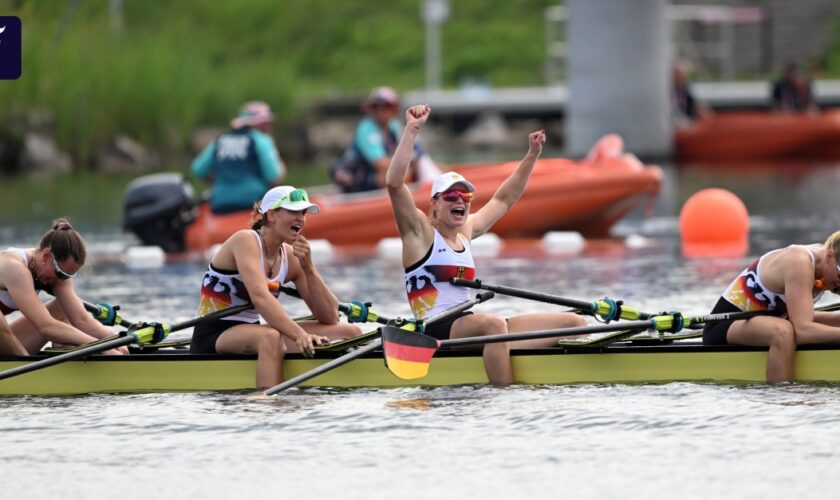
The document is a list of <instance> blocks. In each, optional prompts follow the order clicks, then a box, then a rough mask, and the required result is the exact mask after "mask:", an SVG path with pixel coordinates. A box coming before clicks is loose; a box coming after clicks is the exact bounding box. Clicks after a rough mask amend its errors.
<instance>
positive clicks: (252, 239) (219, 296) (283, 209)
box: [190, 186, 360, 388]
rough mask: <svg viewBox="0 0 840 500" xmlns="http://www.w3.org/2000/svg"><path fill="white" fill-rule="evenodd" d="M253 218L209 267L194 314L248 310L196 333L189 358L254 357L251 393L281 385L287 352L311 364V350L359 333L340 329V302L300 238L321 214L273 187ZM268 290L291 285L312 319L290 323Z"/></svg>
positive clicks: (299, 193)
mask: <svg viewBox="0 0 840 500" xmlns="http://www.w3.org/2000/svg"><path fill="white" fill-rule="evenodd" d="M253 211H254V212H253V215H254V216H253V223H252V225H251V229H250V230H248V229H243V230H241V231H237V232H236V233H234V234H233V235H232V236H231V237H230V238H228V239H227V241H225V242H224V243H223V244H222V246H221V248H220V249H219V251H218V252H216V255H215V256H214V257H213V259H212V260H211V261H210V265H209V266H208V268H207V271H206V272H205V273H204V279H203V280H202V282H201V291H200V299H199V306H198V314H199V315H200V316H206V315H207V314H210V313H212V312H215V311H219V310H222V309H226V308H228V307H232V306H237V305H240V304H248V303H250V304H252V305H253V308H251V309H248V310H246V311H244V312H241V313H239V314H236V315H233V316H227V317H225V318H223V319H219V320H215V321H212V322H207V323H202V324H199V325H198V326H196V327H195V329H194V330H193V338H192V342H191V344H190V352H193V353H199V354H213V353H230V354H256V355H257V374H256V383H257V387H259V388H265V387H270V386H274V385H276V384H278V383H280V382H281V381H282V380H283V357H284V356H285V355H286V353H287V352H300V353H303V354H304V355H307V356H312V355H313V354H314V353H315V346H316V345H320V344H322V343H325V342H328V341H329V340H330V339H340V338H349V337H353V336H356V335H358V334H359V333H360V330H359V328H358V327H356V326H355V325H351V324H349V323H339V317H338V299H336V297H335V295H334V294H333V293H332V292H331V291H330V289H329V288H327V285H326V283H324V280H323V279H322V278H321V275H320V274H319V273H318V270H317V269H316V268H315V264H314V263H313V262H312V255H311V251H310V248H309V243H308V242H307V241H306V238H304V236H303V234H302V233H303V229H304V227H305V225H306V216H307V214H317V213H319V212H320V211H321V209H320V208H319V207H318V205H316V204H314V203H312V202H311V201H309V196H308V194H307V193H306V191H304V190H303V189H296V188H294V187H293V186H278V187H275V188H273V189H271V190H269V191H268V192H267V193H265V196H263V198H262V200H261V201H260V202H258V203H256V204H255V205H254V207H253ZM269 282H273V283H274V284H276V285H282V284H283V283H287V282H292V283H294V284H295V287H296V288H297V291H298V292H299V293H300V296H301V298H302V299H303V300H304V302H306V305H307V306H308V307H309V309H310V311H312V315H313V316H314V318H315V319H314V320H312V321H301V322H296V321H294V320H292V318H291V317H290V316H289V315H288V314H287V313H286V310H285V309H284V308H283V306H282V305H281V303H280V302H279V300H278V298H279V294H280V291H279V286H277V287H270V286H268V285H269ZM260 317H262V319H264V320H265V322H266V324H261V323H260Z"/></svg>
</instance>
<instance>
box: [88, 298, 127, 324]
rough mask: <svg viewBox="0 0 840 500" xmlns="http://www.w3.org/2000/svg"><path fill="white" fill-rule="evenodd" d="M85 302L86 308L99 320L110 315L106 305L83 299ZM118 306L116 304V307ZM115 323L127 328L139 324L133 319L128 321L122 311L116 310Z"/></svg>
mask: <svg viewBox="0 0 840 500" xmlns="http://www.w3.org/2000/svg"><path fill="white" fill-rule="evenodd" d="M82 304H84V306H85V309H86V310H87V311H88V312H89V313H91V314H92V315H93V317H94V318H96V319H98V320H103V319H105V318H107V317H108V308H107V307H105V306H101V305H99V304H91V303H90V302H87V301H84V300H83V301H82ZM116 307H117V306H114V308H115V309H116ZM114 324H115V325H120V326H124V327H126V328H131V327H132V326H137V325H136V323H134V322H133V321H128V320H127V319H125V318H123V317H122V316H121V315H120V313H118V312H116V317H115V318H114Z"/></svg>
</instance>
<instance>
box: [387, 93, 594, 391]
mask: <svg viewBox="0 0 840 500" xmlns="http://www.w3.org/2000/svg"><path fill="white" fill-rule="evenodd" d="M430 112H431V108H429V106H427V105H418V106H412V107H411V108H409V109H408V111H406V114H405V116H406V123H407V125H406V127H405V129H404V130H403V133H402V138H401V139H400V142H399V145H398V146H397V149H396V152H395V153H394V157H393V159H392V160H391V165H390V166H389V167H388V173H387V176H386V184H387V189H388V195H389V196H390V198H391V206H392V208H393V210H394V218H395V219H396V221H397V229H398V231H399V235H400V239H401V240H402V264H403V267H404V268H405V288H406V293H407V294H408V302H409V304H410V305H411V310H412V312H413V313H414V316H415V317H416V318H417V319H423V318H427V317H430V316H434V315H436V314H438V313H440V312H442V311H445V310H447V309H449V308H451V307H453V306H455V305H458V304H460V303H462V302H465V301H467V300H469V298H470V294H469V290H468V289H467V288H463V287H457V286H455V285H453V284H452V283H451V280H452V278H464V279H469V280H471V279H475V277H476V271H475V262H474V260H473V256H472V251H471V249H470V242H471V241H472V240H473V239H475V238H478V237H479V236H481V235H482V234H484V233H486V232H488V231H489V230H490V228H491V227H492V226H493V224H494V223H495V222H496V221H497V220H499V219H500V218H501V217H502V216H503V215H505V213H507V211H508V210H510V208H511V207H512V206H513V204H514V203H515V202H516V200H518V199H519V197H520V196H521V195H522V192H523V191H524V190H525V186H526V185H527V183H528V178H529V177H530V176H531V171H532V170H533V169H534V165H535V164H536V161H537V158H539V156H540V154H541V153H542V147H543V143H544V142H545V132H544V131H542V130H539V131H537V132H533V133H531V134H530V135H529V136H528V142H529V144H530V147H529V148H528V153H527V154H526V155H525V157H524V158H523V159H522V162H521V163H520V164H519V166H518V167H517V168H516V170H514V171H513V173H511V174H510V176H509V177H508V178H507V179H505V181H504V182H503V183H502V185H501V186H499V188H498V189H497V190H496V192H495V193H494V194H493V197H492V198H491V199H490V201H488V202H487V203H486V204H485V205H484V206H483V207H481V209H479V210H477V211H476V212H475V213H473V214H471V213H470V207H471V203H472V200H473V197H474V196H475V186H474V185H473V184H472V183H471V182H469V181H468V180H467V179H465V178H464V177H463V176H462V175H461V174H459V173H457V172H446V173H444V174H441V175H439V176H438V177H437V178H436V179H435V180H434V182H433V183H432V190H431V198H432V199H431V213H429V214H426V213H423V212H422V211H421V210H420V209H418V208H417V207H416V206H415V204H414V195H413V194H412V192H411V190H410V189H409V188H408V186H406V184H405V173H406V170H407V169H408V164H409V161H410V159H411V153H412V148H413V147H414V142H415V140H416V139H417V135H418V134H419V132H420V128H421V127H422V126H423V124H424V123H426V120H427V119H428V118H429V113H430ZM585 324H586V322H585V321H584V320H583V318H581V317H580V316H578V315H577V314H572V313H566V312H544V313H532V314H522V315H519V316H513V317H510V318H504V317H502V316H499V315H496V314H487V313H473V312H470V311H466V312H463V313H461V314H460V315H458V316H455V317H452V318H450V319H449V320H447V321H442V322H439V323H435V324H434V325H431V326H430V327H428V328H427V329H426V331H425V332H424V333H425V334H427V335H430V336H432V337H435V338H437V339H439V340H443V339H448V338H462V337H476V336H480V335H495V334H504V333H509V332H522V331H529V330H547V329H553V328H566V327H575V326H584V325H585ZM556 344H557V339H556V338H553V339H541V340H525V341H518V342H507V343H498V344H487V345H486V346H485V347H484V368H485V370H486V371H487V378H488V379H489V380H490V382H491V383H493V384H497V385H506V384H510V383H512V382H513V380H514V374H513V368H512V366H511V363H510V349H517V348H519V349H522V348H537V347H548V346H551V345H556Z"/></svg>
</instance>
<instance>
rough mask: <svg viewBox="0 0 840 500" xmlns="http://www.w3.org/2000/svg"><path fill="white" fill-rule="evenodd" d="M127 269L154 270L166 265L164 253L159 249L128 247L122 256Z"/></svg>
mask: <svg viewBox="0 0 840 500" xmlns="http://www.w3.org/2000/svg"><path fill="white" fill-rule="evenodd" d="M123 258H124V261H125V265H126V266H127V267H128V268H129V269H155V268H158V267H163V265H164V264H165V263H166V253H165V252H164V251H163V249H162V248H161V247H158V246H147V247H130V248H129V249H128V250H127V251H126V252H125V255H124V256H123Z"/></svg>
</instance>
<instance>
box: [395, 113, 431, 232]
mask: <svg viewBox="0 0 840 500" xmlns="http://www.w3.org/2000/svg"><path fill="white" fill-rule="evenodd" d="M430 112H431V108H429V106H426V105H423V106H412V107H410V108H409V109H408V110H407V111H406V113H405V115H406V126H405V129H404V130H403V134H402V136H401V137H400V142H399V144H398V145H397V149H396V151H394V156H392V157H391V163H390V165H389V166H388V172H387V174H386V175H385V187H386V188H387V189H388V196H389V197H390V198H391V207H392V209H393V211H394V218H395V219H396V221H397V230H398V231H399V233H400V238H402V239H403V242H405V240H406V238H421V237H422V234H423V224H424V222H425V221H426V216H425V214H423V212H421V211H420V210H419V209H418V208H417V207H416V206H415V205H414V197H413V196H412V194H411V190H410V189H409V188H408V186H406V184H405V175H406V172H407V171H408V166H409V163H410V162H411V158H412V155H413V153H414V143H415V141H416V140H417V135H418V134H419V133H420V127H422V126H423V124H424V123H425V122H426V119H427V118H428V117H429V113H430Z"/></svg>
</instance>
